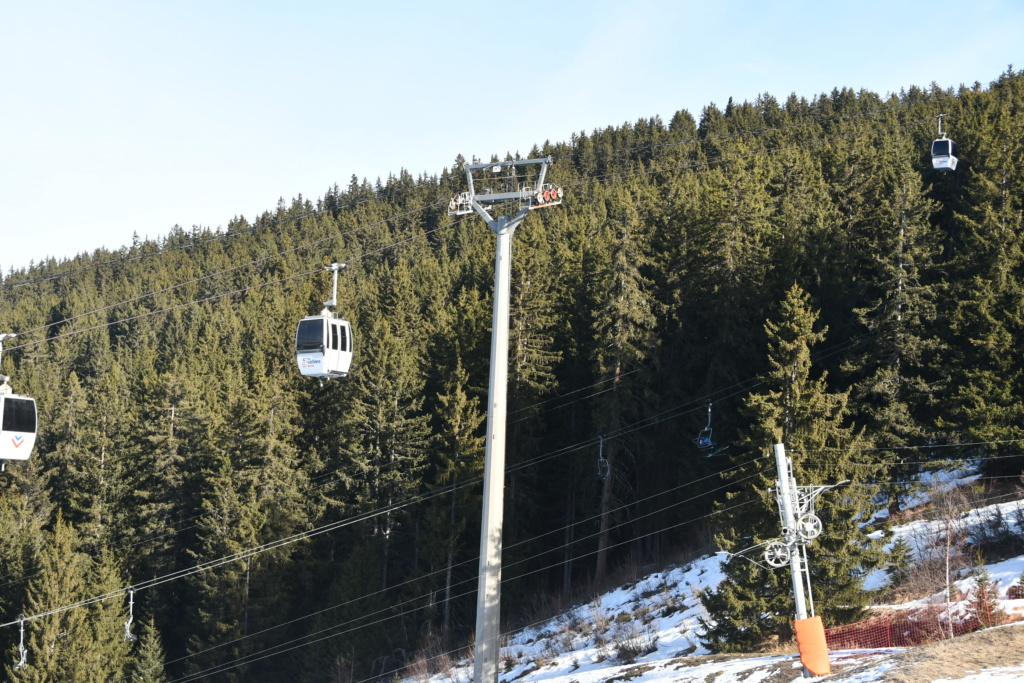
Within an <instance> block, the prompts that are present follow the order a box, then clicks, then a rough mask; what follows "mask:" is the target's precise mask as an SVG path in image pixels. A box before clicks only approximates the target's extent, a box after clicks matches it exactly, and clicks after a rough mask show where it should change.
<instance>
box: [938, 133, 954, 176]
mask: <svg viewBox="0 0 1024 683" xmlns="http://www.w3.org/2000/svg"><path fill="white" fill-rule="evenodd" d="M959 153H960V152H959V150H957V148H956V143H955V142H953V141H952V140H950V139H949V138H947V137H946V136H945V135H943V136H942V137H941V138H939V139H938V140H936V141H935V142H933V143H932V168H934V169H935V170H937V171H947V172H948V171H955V170H956V162H957V155H958V154H959Z"/></svg>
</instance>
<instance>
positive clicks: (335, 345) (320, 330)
mask: <svg viewBox="0 0 1024 683" xmlns="http://www.w3.org/2000/svg"><path fill="white" fill-rule="evenodd" d="M344 267H345V264H344V263H332V264H331V265H329V266H327V267H326V268H325V270H330V271H332V272H333V273H334V296H333V297H332V298H331V299H330V301H325V302H324V308H323V310H322V311H320V314H319V315H307V316H306V317H305V318H303V319H302V320H300V321H299V326H298V329H297V330H296V331H295V362H296V363H297V364H298V366H299V372H300V373H301V374H302V376H304V377H316V378H318V379H319V380H321V381H323V380H325V379H332V378H336V377H345V376H346V375H348V370H349V367H350V366H351V365H352V326H351V325H350V324H349V322H348V321H347V320H342V319H341V318H339V317H338V314H337V313H335V312H334V311H332V310H330V309H329V308H328V307H329V306H334V305H335V304H336V302H337V299H338V271H339V270H341V269H342V268H344Z"/></svg>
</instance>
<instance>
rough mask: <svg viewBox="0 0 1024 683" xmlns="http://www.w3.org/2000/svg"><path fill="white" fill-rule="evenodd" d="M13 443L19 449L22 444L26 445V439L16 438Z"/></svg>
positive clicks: (12, 440)
mask: <svg viewBox="0 0 1024 683" xmlns="http://www.w3.org/2000/svg"><path fill="white" fill-rule="evenodd" d="M11 443H13V444H14V447H15V448H18V447H19V446H21V444H23V443H25V437H23V436H15V437H13V438H12V439H11Z"/></svg>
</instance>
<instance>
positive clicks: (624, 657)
mask: <svg viewBox="0 0 1024 683" xmlns="http://www.w3.org/2000/svg"><path fill="white" fill-rule="evenodd" d="M611 639H612V642H613V643H614V649H615V656H616V657H617V658H618V659H619V661H620V662H623V663H626V664H628V663H630V662H634V661H636V659H637V657H643V656H644V655H646V654H650V653H651V652H654V650H655V649H656V648H657V646H658V632H657V631H656V630H655V629H654V626H653V625H651V624H643V623H640V622H639V621H638V620H636V619H634V620H631V621H629V622H626V623H624V624H618V625H616V626H615V628H614V629H613V630H612V634H611Z"/></svg>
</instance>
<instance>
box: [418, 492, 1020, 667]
mask: <svg viewBox="0 0 1024 683" xmlns="http://www.w3.org/2000/svg"><path fill="white" fill-rule="evenodd" d="M1018 509H1021V510H1024V501H1014V502H1009V503H1001V504H999V505H992V506H988V507H985V508H981V509H976V510H972V511H971V512H970V513H967V514H964V515H959V516H958V517H957V523H958V524H961V525H962V528H963V529H965V530H967V531H970V530H971V529H972V528H978V525H983V524H987V523H990V521H991V520H992V519H993V518H994V517H995V516H996V515H997V514H999V515H1002V518H1003V520H1005V521H1006V523H1007V524H1009V525H1010V527H1011V528H1013V527H1014V526H1015V524H1016V521H1017V520H1018V519H1024V514H1020V515H1018V513H1017V511H1018ZM942 524H944V522H941V521H939V522H936V521H913V522H909V523H907V524H904V525H901V526H896V527H894V528H893V529H892V536H891V537H890V538H888V540H889V541H890V542H892V541H895V539H896V538H904V539H905V540H907V542H908V543H910V544H911V547H912V548H913V549H914V552H915V553H923V552H927V548H926V547H924V546H923V544H924V542H925V539H928V538H935V537H936V535H937V534H938V533H939V531H941V529H939V527H938V525H942ZM1017 531H1018V532H1020V533H1024V529H1017ZM724 558H725V556H724V555H712V556H707V557H703V558H701V559H699V560H696V561H694V562H692V563H690V564H688V565H686V566H682V567H676V568H672V569H670V570H667V571H663V572H657V573H654V574H650V575H648V576H646V577H644V578H643V579H641V580H639V581H637V582H636V583H631V584H627V585H624V586H622V587H619V588H617V589H615V590H612V591H610V592H608V593H605V594H604V595H601V596H599V597H597V598H595V599H594V600H593V601H592V602H590V603H588V604H583V605H577V606H575V607H573V608H572V609H570V610H569V611H567V612H566V613H564V614H562V615H560V616H558V617H555V618H553V619H550V620H548V621H545V622H543V623H540V624H536V625H533V626H530V627H528V628H524V629H522V630H519V631H516V632H515V633H513V634H510V635H508V636H507V637H506V639H505V641H504V642H503V647H502V673H501V674H500V676H499V678H500V680H501V681H502V682H503V683H512V681H521V682H522V683H534V682H537V681H545V682H547V683H598V682H599V681H600V682H603V681H612V680H619V681H637V683H656V682H657V683H660V682H661V681H714V682H715V683H740V682H743V683H759V682H760V681H762V680H766V679H769V678H773V679H774V680H775V681H778V680H779V676H780V675H781V677H782V678H784V679H789V680H796V679H800V678H801V671H800V666H799V657H798V656H797V655H793V654H785V655H771V656H749V657H741V656H735V655H729V656H726V655H711V653H710V652H709V651H708V650H707V648H706V647H705V646H704V645H703V643H702V640H701V634H702V628H701V623H700V620H699V618H700V617H701V616H704V615H705V613H704V610H703V607H702V606H701V603H700V601H699V600H698V599H697V593H698V592H699V591H701V590H703V589H704V588H714V587H716V586H717V585H718V584H719V583H720V582H721V581H722V578H723V574H722V570H721V562H722V561H723V560H724ZM780 571H788V570H780ZM988 571H989V574H990V575H991V577H992V579H993V580H994V581H995V582H997V585H998V598H999V599H1000V606H1001V607H1002V608H1003V610H1004V611H1005V612H1007V613H1016V614H1024V600H1007V599H1006V594H1007V589H1008V588H1009V587H1010V586H1011V585H1012V584H1015V583H1019V580H1020V578H1021V575H1022V573H1024V556H1022V557H1017V558H1014V559H1010V560H1006V561H1003V562H998V563H995V564H992V565H990V566H988ZM886 580H887V578H886V576H885V574H884V572H876V573H875V574H874V575H872V576H870V577H869V581H868V583H869V584H870V585H871V586H873V587H877V586H880V585H883V584H884V582H885V581H886ZM957 586H958V588H959V589H960V590H961V591H962V592H964V593H967V592H968V591H970V589H971V588H973V587H974V580H973V579H971V578H964V579H961V580H959V581H957ZM922 602H923V601H918V602H917V603H909V604H905V605H900V607H913V606H915V605H920V604H921V603H922ZM1006 628H1013V629H1015V630H1017V634H1019V635H1020V638H1021V640H1020V643H1021V649H1020V662H1019V664H1020V665H1019V666H1010V667H1004V668H998V669H988V668H986V669H984V670H982V671H979V672H977V673H971V674H970V675H966V677H963V678H959V679H955V680H958V681H960V682H961V683H988V682H989V681H1000V682H1006V681H1020V682H1024V625H1021V626H1017V625H1013V626H1009V627H1006ZM899 652H900V650H899V649H891V650H855V651H843V652H833V653H831V661H832V669H833V674H834V675H840V676H841V677H842V680H843V681H851V682H852V683H870V682H871V681H882V680H885V677H886V675H887V672H889V671H890V669H891V668H892V667H894V666H895V662H894V659H895V656H896V655H897V654H898V653H899ZM472 675H473V669H472V662H471V661H468V660H466V661H461V662H453V663H452V664H451V666H449V667H447V668H446V670H445V671H442V672H440V673H436V674H433V675H432V676H431V675H428V674H423V675H421V676H416V677H412V678H409V679H406V681H407V683H470V681H472ZM790 675H791V678H790ZM942 680H954V679H942Z"/></svg>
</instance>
